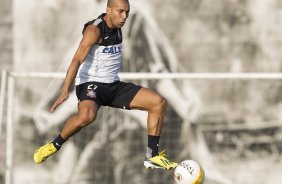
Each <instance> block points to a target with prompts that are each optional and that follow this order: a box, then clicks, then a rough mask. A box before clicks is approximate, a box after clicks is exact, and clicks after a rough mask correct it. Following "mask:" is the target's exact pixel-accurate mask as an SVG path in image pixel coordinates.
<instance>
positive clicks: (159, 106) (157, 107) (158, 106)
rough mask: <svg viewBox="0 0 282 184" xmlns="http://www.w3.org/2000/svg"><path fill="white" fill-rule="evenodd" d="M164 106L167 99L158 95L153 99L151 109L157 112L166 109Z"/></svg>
mask: <svg viewBox="0 0 282 184" xmlns="http://www.w3.org/2000/svg"><path fill="white" fill-rule="evenodd" d="M166 106H167V100H166V99H165V98H164V97H162V96H158V97H157V98H156V99H155V100H154V106H153V109H152V110H153V111H156V112H159V113H163V112H164V111H165V110H166Z"/></svg>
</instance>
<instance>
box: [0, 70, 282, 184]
mask: <svg viewBox="0 0 282 184" xmlns="http://www.w3.org/2000/svg"><path fill="white" fill-rule="evenodd" d="M63 78H64V73H32V72H26V73H23V72H10V73H9V75H8V81H7V85H5V86H4V85H2V88H4V87H5V88H6V86H7V89H8V90H7V91H6V90H5V91H6V92H7V103H6V104H5V107H4V108H5V109H7V118H6V123H7V126H6V128H7V129H6V130H2V132H5V135H6V136H5V144H4V145H3V147H5V148H6V154H5V158H6V159H5V162H6V163H5V165H6V166H5V170H6V174H5V181H6V184H12V183H13V184H22V183H29V184H35V183H41V184H47V183H53V184H77V183H79V184H90V183H95V184H108V183H115V184H132V183H135V184H144V183H146V184H166V183H167V184H171V183H174V180H173V171H163V170H152V171H151V170H150V171H147V170H145V169H144V167H143V160H144V154H145V148H146V144H147V125H146V117H147V114H146V113H145V112H142V111H137V110H130V111H128V110H120V109H114V108H109V107H102V108H101V109H100V110H99V113H98V117H97V119H96V120H95V122H94V123H92V124H91V125H90V126H88V127H86V128H84V129H82V130H81V131H80V132H79V133H78V134H76V135H75V136H73V137H72V138H70V139H69V140H68V141H67V142H66V144H65V145H64V146H63V148H62V149H61V150H60V151H59V152H58V153H57V154H55V155H54V156H52V157H50V158H48V160H47V161H46V162H44V163H43V164H40V165H36V164H34V163H33V158H32V156H33V152H34V150H35V149H36V148H37V147H38V146H40V145H42V144H45V143H46V142H47V141H52V140H53V138H54V137H55V136H56V135H57V134H58V133H59V131H60V130H61V129H62V127H63V125H64V123H65V121H66V119H67V118H68V117H69V116H70V115H72V114H74V113H76V108H77V100H76V97H75V94H74V91H72V92H71V93H70V98H69V99H68V100H67V101H66V102H65V103H63V104H62V105H61V106H59V108H58V109H57V110H56V111H55V112H54V113H50V112H49V109H50V106H51V104H52V102H53V101H54V99H55V98H56V97H57V95H58V92H59V90H60V86H61V85H62V82H63ZM121 78H122V80H125V81H132V82H134V83H137V84H140V85H142V86H145V87H149V88H151V89H154V90H157V91H158V92H159V93H160V94H161V95H163V96H164V97H165V98H166V99H167V100H168V108H167V112H166V117H165V120H164V127H163V131H162V135H161V141H160V147H161V149H162V148H168V155H169V158H170V159H171V160H175V161H177V162H181V161H183V160H186V159H194V160H197V161H199V162H200V163H201V164H202V165H203V167H204V169H205V171H206V180H207V181H208V183H209V184H213V183H214V184H217V183H218V184H220V183H222V184H223V183H226V184H227V183H232V182H230V180H229V179H228V177H223V174H222V171H220V168H217V164H216V163H215V161H214V156H215V155H216V154H217V153H218V154H222V150H224V149H223V148H228V149H227V150H224V151H227V152H224V153H228V151H230V153H234V152H235V153H237V152H238V150H235V151H234V146H233V147H232V146H228V144H227V143H226V145H227V146H226V145H224V144H222V145H223V147H219V146H218V145H219V144H220V143H224V141H223V140H222V138H221V139H220V136H219V137H218V134H217V133H212V134H211V133H210V132H211V131H209V130H215V128H216V127H218V129H217V130H220V128H224V127H225V128H226V127H227V126H228V124H230V123H233V124H234V123H238V122H239V121H240V122H239V123H241V124H240V125H243V124H244V123H246V122H250V120H251V121H253V122H254V121H255V122H269V120H274V119H275V120H278V119H279V118H280V117H279V111H278V110H275V109H277V107H278V106H279V104H278V103H276V102H277V99H279V98H280V95H279V94H281V93H280V90H281V80H275V79H281V75H280V74H216V73H215V74H184V73H183V74H179V73H178V74H175V73H170V74H169V73H159V74H154V73H151V74H150V73H122V74H121ZM2 83H3V82H2ZM1 91H2V90H1ZM3 91H4V90H3ZM3 91H2V93H3ZM2 95H5V94H1V96H2ZM226 117H227V118H226ZM1 121H2V120H1ZM1 124H2V123H1ZM2 127H3V126H2ZM212 128H213V129H212ZM228 138H229V137H228ZM2 142H3V141H2ZM233 144H234V145H235V146H236V142H233ZM1 147H2V145H1ZM214 148H219V149H214ZM236 148H237V147H236ZM278 149H279V148H278ZM210 150H212V152H211V151H210Z"/></svg>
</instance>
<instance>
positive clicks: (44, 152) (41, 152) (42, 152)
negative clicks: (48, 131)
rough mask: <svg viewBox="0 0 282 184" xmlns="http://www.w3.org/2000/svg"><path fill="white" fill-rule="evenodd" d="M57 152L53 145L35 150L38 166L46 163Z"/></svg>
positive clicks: (49, 144)
mask: <svg viewBox="0 0 282 184" xmlns="http://www.w3.org/2000/svg"><path fill="white" fill-rule="evenodd" d="M56 152H57V149H56V148H55V146H54V145H53V143H47V144H45V145H43V146H41V147H39V148H38V149H37V150H35V152H34V155H33V160H34V162H35V163H36V164H40V163H42V162H44V161H45V160H46V159H47V158H48V157H49V156H50V155H52V154H54V153H56Z"/></svg>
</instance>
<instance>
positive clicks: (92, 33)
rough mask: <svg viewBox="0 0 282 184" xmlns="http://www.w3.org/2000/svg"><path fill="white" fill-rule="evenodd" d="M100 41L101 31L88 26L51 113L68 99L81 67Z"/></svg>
mask: <svg viewBox="0 0 282 184" xmlns="http://www.w3.org/2000/svg"><path fill="white" fill-rule="evenodd" d="M99 40H100V30H99V29H98V27H97V26H94V25H89V26H87V28H86V30H85V32H84V34H83V37H82V40H81V41H80V44H79V47H78V49H77V50H76V52H75V55H74V57H73V59H72V62H71V64H70V66H69V68H68V71H67V74H66V77H65V81H64V85H63V87H62V90H61V94H60V95H59V97H58V98H57V100H56V101H55V103H54V104H53V105H52V107H51V112H54V111H55V109H56V108H57V107H58V105H60V104H61V103H63V102H64V101H65V100H67V99H68V96H69V89H70V87H71V85H72V83H73V81H74V79H75V76H76V74H77V71H78V68H79V66H80V65H81V64H82V63H83V61H84V60H85V58H86V56H87V54H88V52H89V50H90V48H91V47H92V45H93V44H97V43H98V42H99Z"/></svg>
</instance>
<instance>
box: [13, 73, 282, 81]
mask: <svg viewBox="0 0 282 184" xmlns="http://www.w3.org/2000/svg"><path fill="white" fill-rule="evenodd" d="M9 75H11V76H13V77H21V78H29V77H38V78H64V77H65V75H66V73H64V72H15V71H12V72H9ZM120 78H121V79H124V80H127V79H133V80H134V79H146V80H150V79H152V80H155V79H205V80H206V79H215V80H217V79H282V73H146V72H138V73H136V72H122V73H120Z"/></svg>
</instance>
